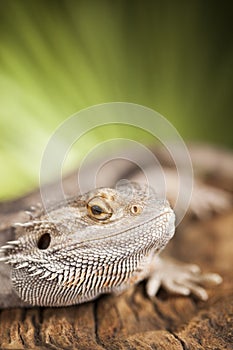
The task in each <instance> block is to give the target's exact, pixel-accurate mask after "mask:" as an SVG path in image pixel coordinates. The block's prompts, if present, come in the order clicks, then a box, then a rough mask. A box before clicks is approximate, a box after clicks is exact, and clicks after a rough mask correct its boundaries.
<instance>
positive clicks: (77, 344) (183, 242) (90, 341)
mask: <svg viewBox="0 0 233 350" xmlns="http://www.w3.org/2000/svg"><path fill="white" fill-rule="evenodd" d="M38 198H39V193H38V192H37V193H33V194H30V195H28V196H26V197H24V198H21V199H20V200H17V201H13V202H10V203H4V204H1V205H0V212H1V214H0V230H1V232H0V234H6V233H9V232H10V231H9V225H10V224H11V223H12V222H14V221H17V220H19V219H20V218H21V216H22V214H18V211H19V210H21V209H25V208H27V207H28V206H29V205H30V203H34V202H35V201H37V200H38ZM9 234H10V233H9ZM167 250H168V251H169V252H170V254H171V255H172V256H174V257H176V258H178V259H179V260H182V261H185V262H190V263H197V264H199V265H200V266H201V268H202V269H203V270H204V271H206V272H208V271H211V272H217V273H219V274H221V276H222V277H223V278H224V282H223V283H222V285H220V286H218V287H216V288H214V289H211V290H209V295H210V298H209V300H208V301H207V302H201V301H198V300H196V299H195V298H193V297H181V296H170V295H168V294H167V293H166V292H165V291H163V290H161V291H160V292H159V294H158V296H157V297H156V298H154V300H153V301H152V300H149V299H148V298H147V297H146V295H145V291H144V287H145V285H144V283H141V284H140V285H138V286H136V287H135V288H133V289H131V290H129V291H127V292H126V293H124V294H123V295H120V296H114V295H106V296H102V297H101V298H99V299H98V300H96V301H94V302H89V303H86V304H82V305H77V306H73V307H66V308H31V309H24V308H21V309H20V308H18V309H8V310H2V311H1V312H0V349H146V350H147V349H148V350H149V349H174V350H192V349H193V350H194V349H195V350H196V349H198V350H201V349H215V350H217V349H229V350H230V349H232V348H233V345H232V344H233V269H232V266H233V211H232V212H228V213H225V214H222V215H218V216H215V217H213V218H211V219H208V221H205V222H198V221H193V222H190V224H189V226H186V228H185V226H184V228H183V229H182V228H181V227H180V229H179V230H178V232H177V234H176V236H175V238H174V239H173V240H172V242H171V243H170V245H169V247H168V249H167Z"/></svg>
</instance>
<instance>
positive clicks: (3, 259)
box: [0, 256, 9, 263]
mask: <svg viewBox="0 0 233 350" xmlns="http://www.w3.org/2000/svg"><path fill="white" fill-rule="evenodd" d="M8 260H9V257H8V256H3V257H1V258H0V262H4V263H7V262H8Z"/></svg>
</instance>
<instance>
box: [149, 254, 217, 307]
mask: <svg viewBox="0 0 233 350" xmlns="http://www.w3.org/2000/svg"><path fill="white" fill-rule="evenodd" d="M221 282H222V278H221V276H219V275H218V274H216V273H201V271H200V268H199V267H198V266H197V265H193V264H185V263H182V262H179V261H176V260H173V259H170V258H169V259H168V258H164V257H160V256H158V255H154V257H153V258H152V261H151V264H150V267H149V277H148V282H147V285H146V292H147V294H148V296H149V297H153V296H155V295H156V294H157V292H158V290H159V288H160V287H163V288H164V289H166V290H167V291H168V292H169V293H173V294H181V295H190V294H193V295H195V296H196V297H198V298H199V299H201V300H207V299H208V294H207V292H206V290H205V288H206V287H210V286H215V285H218V284H220V283H221Z"/></svg>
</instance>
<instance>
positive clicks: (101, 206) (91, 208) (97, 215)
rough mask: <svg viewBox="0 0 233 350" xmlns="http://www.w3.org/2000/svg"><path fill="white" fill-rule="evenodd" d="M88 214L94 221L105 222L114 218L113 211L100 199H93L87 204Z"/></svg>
mask: <svg viewBox="0 0 233 350" xmlns="http://www.w3.org/2000/svg"><path fill="white" fill-rule="evenodd" d="M87 210H88V214H89V216H90V217H91V218H92V219H97V220H100V221H104V220H107V219H109V218H110V217H111V216H112V210H111V208H110V207H109V206H108V205H107V203H106V202H105V201H104V200H103V199H101V198H100V197H94V198H92V199H91V200H90V201H89V202H88V204H87Z"/></svg>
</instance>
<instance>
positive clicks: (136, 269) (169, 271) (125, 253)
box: [0, 183, 221, 306]
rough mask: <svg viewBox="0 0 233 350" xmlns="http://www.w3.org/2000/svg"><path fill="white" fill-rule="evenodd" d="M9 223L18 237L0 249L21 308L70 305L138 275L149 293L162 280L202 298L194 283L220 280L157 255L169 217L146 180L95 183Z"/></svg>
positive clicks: (170, 228)
mask: <svg viewBox="0 0 233 350" xmlns="http://www.w3.org/2000/svg"><path fill="white" fill-rule="evenodd" d="M16 227H17V231H18V233H17V235H18V238H17V239H16V240H14V241H10V242H8V243H7V245H5V246H3V247H2V248H1V254H2V257H1V258H0V259H1V261H3V262H5V263H7V264H8V265H10V267H11V282H12V288H13V290H14V291H16V293H17V295H18V296H19V297H20V299H21V300H23V302H25V303H26V304H28V305H39V306H65V305H72V304H77V303H81V302H85V301H88V300H91V299H94V298H96V297H98V296H99V295H100V294H102V293H108V292H116V293H119V292H121V291H123V290H125V289H126V288H128V287H129V286H130V285H133V284H135V283H137V282H139V281H141V280H143V279H145V278H147V279H148V283H147V293H148V295H149V296H153V295H155V294H156V292H157V290H158V289H159V287H160V285H163V286H164V287H165V288H166V289H167V290H169V291H171V292H176V293H180V294H183V295H187V294H190V293H194V294H196V295H197V296H198V297H199V298H201V299H206V298H207V293H206V291H205V289H204V288H202V287H200V286H199V285H198V284H199V283H203V284H204V282H206V281H207V282H211V283H213V284H218V283H220V282H221V278H220V276H218V275H216V274H205V275H202V274H201V273H200V271H199V269H198V268H197V267H196V266H195V265H184V266H181V267H180V266H178V265H177V264H173V263H171V262H169V261H168V262H166V261H164V260H162V259H161V258H158V253H159V252H160V251H161V250H162V249H163V248H164V247H165V246H166V244H167V243H168V242H169V240H170V239H171V238H172V236H173V234H174V231H175V215H174V212H173V210H172V209H171V208H170V205H169V203H168V202H167V201H166V200H163V199H160V198H158V196H157V195H156V193H155V192H154V191H153V190H152V189H151V188H149V187H148V186H146V185H139V184H137V183H128V184H122V185H120V186H118V188H117V189H111V188H99V189H96V190H94V191H90V192H88V193H86V194H84V195H81V196H78V197H75V198H72V199H70V200H68V201H67V202H65V203H59V204H58V205H57V206H55V207H53V208H52V209H51V210H50V211H48V212H40V213H39V215H36V216H35V217H34V218H32V219H31V221H29V222H26V223H24V224H18V225H16Z"/></svg>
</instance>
